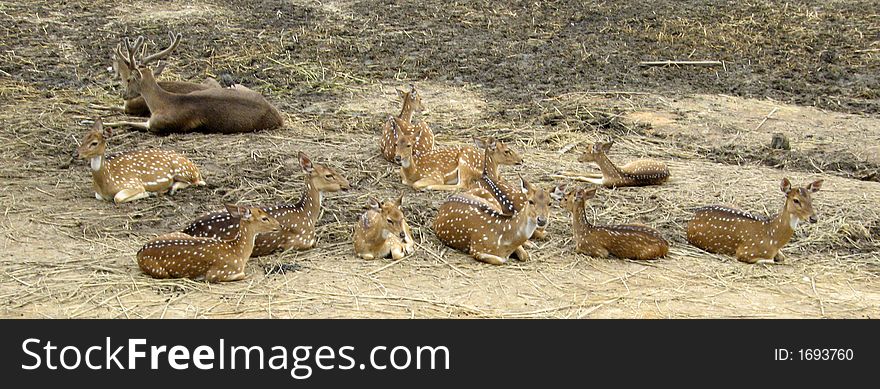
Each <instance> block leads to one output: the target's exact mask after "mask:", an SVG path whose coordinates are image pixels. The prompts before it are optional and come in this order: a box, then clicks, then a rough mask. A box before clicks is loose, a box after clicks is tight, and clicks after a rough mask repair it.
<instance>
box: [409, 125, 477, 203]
mask: <svg viewBox="0 0 880 389" xmlns="http://www.w3.org/2000/svg"><path fill="white" fill-rule="evenodd" d="M421 132H422V130H421V129H418V130H416V133H414V134H409V135H408V134H404V133H402V132H400V133H398V138H397V148H396V150H395V156H394V161H395V162H396V163H399V164H400V175H401V178H402V181H403V183H404V184H406V185H409V186H411V187H412V188H413V189H415V190H424V189H428V190H457V189H468V188H472V187H475V186H476V183H477V180H479V178H480V171H481V170H482V169H481V168H482V166H483V163H482V162H483V155H482V154H481V153H480V152H479V151H477V149H475V148H473V147H469V146H465V147H444V148H440V149H434V150H431V151H429V152H427V153H425V154H422V155H415V154H414V147H415V140H416V138H417V137H419V136H420V134H421Z"/></svg>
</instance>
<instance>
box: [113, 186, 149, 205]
mask: <svg viewBox="0 0 880 389" xmlns="http://www.w3.org/2000/svg"><path fill="white" fill-rule="evenodd" d="M147 197H150V193H149V192H147V191H146V190H145V189H144V187H140V188H127V189H123V190H120V191H119V192H117V193H116V196H113V201H114V202H115V203H116V204H122V203H127V202H129V201H135V200H140V199H143V198H147Z"/></svg>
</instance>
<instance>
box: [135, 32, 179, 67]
mask: <svg viewBox="0 0 880 389" xmlns="http://www.w3.org/2000/svg"><path fill="white" fill-rule="evenodd" d="M168 36H170V37H171V45H170V46H168V48H166V49H165V50H162V51H160V52H158V53H156V54H152V55H150V56H148V57H146V58H143V59H142V60H141V64H147V63H149V62H151V61H157V60H160V59H164V58H165V57H167V56H168V55H169V54H171V52H172V51H174V49H175V48H177V45H178V44H180V38H181V37H183V34H180V33H178V34H177V35H175V34H174V33H173V32H169V33H168Z"/></svg>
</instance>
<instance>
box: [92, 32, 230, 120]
mask: <svg viewBox="0 0 880 389" xmlns="http://www.w3.org/2000/svg"><path fill="white" fill-rule="evenodd" d="M169 35H171V46H169V47H168V48H166V49H165V50H162V51H160V52H158V53H155V54H152V55H150V56H148V57H145V58H142V59H140V60H139V63H141V64H143V65H146V64H149V63H151V62H155V61H158V60H160V59H164V58H167V57H168V56H169V55H170V54H171V52H172V51H173V50H174V49H175V48H177V45H178V44H179V43H180V35H176V36H175V35H174V34H173V33H170V32H169ZM143 44H144V38H143V37H139V38H138V39H137V40H136V41H135V44H134V47H133V48H131V50H132V51H134V53H137V52H138V50H139V49H140V48H141V45H143ZM126 58H128V57H127V54H123V53H122V44H121V43H120V44H119V45H117V46H116V50H115V51H114V52H113V66H112V69H113V72H114V73H115V74H116V75H117V76H118V77H119V79H120V80H121V82H122V86H123V89H127V88H128V82H129V81H130V80H131V70H130V69H129V67H128V66H127V65H126V62H125V61H126ZM156 76H158V74H156ZM157 84H159V87H160V88H162V89H164V90H166V91H168V92H172V93H182V94H186V93H190V92H195V91H200V90H205V89H209V88H221V87H222V86H221V85H220V83H219V82H217V80H215V79H213V78H210V77H209V78H207V79H205V81H203V82H202V83H200V84H196V83H192V82H186V81H158V82H157ZM95 107H96V108H102V109H108V108H105V107H97V106H95ZM109 109H111V110H118V111H121V112H124V113H125V114H127V115H132V116H140V117H150V108H149V107H147V103H146V102H145V101H144V98H143V97H141V96H137V97H133V98H130V99H125V100H124V103H123V105H122V107H119V108H116V107H112V108H109Z"/></svg>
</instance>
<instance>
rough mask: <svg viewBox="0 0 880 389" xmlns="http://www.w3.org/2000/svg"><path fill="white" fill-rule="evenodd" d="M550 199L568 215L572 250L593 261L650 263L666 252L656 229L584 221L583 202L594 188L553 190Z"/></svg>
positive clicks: (593, 193) (589, 197)
mask: <svg viewBox="0 0 880 389" xmlns="http://www.w3.org/2000/svg"><path fill="white" fill-rule="evenodd" d="M553 197H554V198H555V199H556V200H558V201H560V203H561V205H562V208H563V209H566V210H568V211H569V212H570V213H571V220H572V232H573V235H574V241H575V251H576V252H578V253H582V254H586V255H589V256H591V257H596V258H608V256H609V255H613V256H614V257H617V258H622V259H634V260H652V259H657V258H661V257H665V256H666V254H668V253H669V243H668V242H667V241H666V239H664V238H663V235H661V234H660V232H658V231H657V230H655V229H653V228H650V227H647V226H643V225H636V224H624V225H607V226H594V225H592V224H590V222H589V220H587V212H586V209H585V207H586V201H587V200H589V199H591V198H594V197H596V188H595V187H593V188H589V189H586V188H573V189H572V190H570V191H568V192H566V191H565V185H559V186H556V187H555V188H554V189H553Z"/></svg>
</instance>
